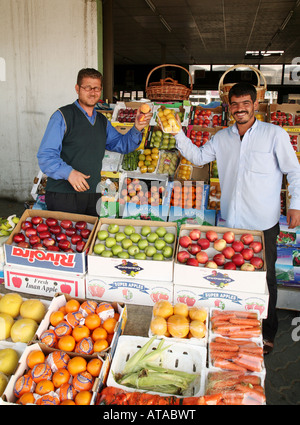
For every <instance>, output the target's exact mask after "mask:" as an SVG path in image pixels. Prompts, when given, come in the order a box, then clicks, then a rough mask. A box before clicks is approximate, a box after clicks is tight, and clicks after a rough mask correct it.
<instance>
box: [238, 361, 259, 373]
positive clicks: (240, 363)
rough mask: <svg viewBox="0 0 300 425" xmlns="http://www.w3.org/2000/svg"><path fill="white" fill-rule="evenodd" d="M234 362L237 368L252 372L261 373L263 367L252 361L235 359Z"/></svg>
mask: <svg viewBox="0 0 300 425" xmlns="http://www.w3.org/2000/svg"><path fill="white" fill-rule="evenodd" d="M233 361H234V363H235V364H236V365H237V366H240V367H244V368H246V370H250V371H251V372H260V371H261V365H260V364H258V363H255V362H251V361H250V360H245V359H238V358H235V359H233Z"/></svg>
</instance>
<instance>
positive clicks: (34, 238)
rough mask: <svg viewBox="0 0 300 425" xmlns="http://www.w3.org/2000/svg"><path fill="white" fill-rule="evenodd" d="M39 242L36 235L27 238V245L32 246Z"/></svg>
mask: <svg viewBox="0 0 300 425" xmlns="http://www.w3.org/2000/svg"><path fill="white" fill-rule="evenodd" d="M40 242H41V239H40V237H39V236H38V235H33V236H31V237H30V238H29V243H30V245H31V246H33V245H35V244H37V243H40Z"/></svg>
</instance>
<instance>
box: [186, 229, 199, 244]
mask: <svg viewBox="0 0 300 425" xmlns="http://www.w3.org/2000/svg"><path fill="white" fill-rule="evenodd" d="M189 236H190V238H191V239H192V241H197V240H198V239H200V236H201V231H200V230H199V229H193V230H191V231H190V234H189Z"/></svg>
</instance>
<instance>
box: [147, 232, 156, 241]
mask: <svg viewBox="0 0 300 425" xmlns="http://www.w3.org/2000/svg"><path fill="white" fill-rule="evenodd" d="M156 239H158V234H157V233H155V232H151V233H149V234H148V235H147V241H148V242H150V243H154V242H155V241H156Z"/></svg>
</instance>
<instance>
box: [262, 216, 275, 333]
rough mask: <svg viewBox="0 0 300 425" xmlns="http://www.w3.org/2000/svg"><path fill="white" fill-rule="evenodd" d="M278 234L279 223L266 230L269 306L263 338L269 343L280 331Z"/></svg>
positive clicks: (264, 322) (264, 321) (264, 323)
mask: <svg viewBox="0 0 300 425" xmlns="http://www.w3.org/2000/svg"><path fill="white" fill-rule="evenodd" d="M278 234H279V224H278V223H277V224H276V225H275V226H273V227H271V228H270V229H268V230H264V239H265V254H266V263H267V284H268V290H269V306H268V317H267V318H266V319H264V320H263V338H264V339H267V340H269V341H274V339H275V335H276V332H277V329H278V319H277V313H276V303H277V281H276V272H275V263H276V260H277V246H276V239H277V235H278Z"/></svg>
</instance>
